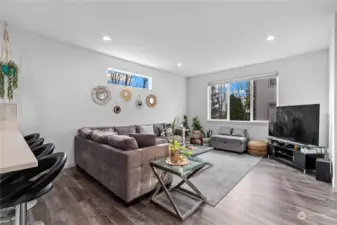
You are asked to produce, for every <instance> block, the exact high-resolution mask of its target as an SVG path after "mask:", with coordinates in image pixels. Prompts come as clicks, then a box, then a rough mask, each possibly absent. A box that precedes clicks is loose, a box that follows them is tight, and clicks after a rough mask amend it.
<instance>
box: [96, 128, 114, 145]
mask: <svg viewBox="0 0 337 225" xmlns="http://www.w3.org/2000/svg"><path fill="white" fill-rule="evenodd" d="M115 135H116V132H104V131H100V130H94V131H93V132H92V134H91V140H93V141H96V142H98V143H103V144H107V143H108V137H109V136H115Z"/></svg>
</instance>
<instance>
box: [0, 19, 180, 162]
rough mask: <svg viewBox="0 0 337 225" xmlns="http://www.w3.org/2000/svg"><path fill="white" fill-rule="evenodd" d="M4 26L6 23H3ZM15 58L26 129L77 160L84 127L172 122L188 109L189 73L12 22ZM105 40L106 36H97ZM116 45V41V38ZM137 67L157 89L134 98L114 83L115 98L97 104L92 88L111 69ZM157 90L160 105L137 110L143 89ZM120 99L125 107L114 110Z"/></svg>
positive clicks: (102, 81) (136, 91) (133, 69)
mask: <svg viewBox="0 0 337 225" xmlns="http://www.w3.org/2000/svg"><path fill="white" fill-rule="evenodd" d="M0 28H1V29H0V30H3V27H1V25H0ZM10 38H11V42H12V49H13V57H12V58H13V59H15V60H16V61H17V62H18V64H19V67H20V69H21V72H20V81H19V82H20V83H19V85H20V88H19V91H18V92H16V94H17V96H16V99H15V101H14V102H17V103H18V104H19V106H20V128H21V130H22V132H23V133H24V134H28V133H33V132H39V133H41V135H42V136H43V137H45V138H46V140H47V141H48V142H52V143H55V145H56V151H64V152H66V153H67V154H68V157H69V158H68V164H73V162H74V159H73V138H74V136H75V134H76V131H77V129H78V128H80V127H83V126H109V125H128V124H145V123H154V122H169V121H172V120H173V118H174V117H176V116H179V117H180V122H182V116H183V115H184V113H186V78H184V77H180V76H176V75H172V74H169V73H166V72H162V71H158V70H154V69H151V68H148V67H144V66H140V65H137V64H133V63H130V62H126V61H123V60H118V59H115V58H112V57H108V56H105V55H102V54H98V53H94V52H91V51H88V50H85V49H81V48H77V47H74V46H70V45H68V44H65V43H62V42H59V41H55V40H51V39H48V38H44V37H41V36H38V35H35V34H33V33H30V32H27V31H24V30H21V29H19V28H14V27H10ZM97 41H100V37H99V36H98V37H97ZM111 44H113V43H111ZM109 67H112V68H116V69H120V70H125V71H130V72H135V73H139V74H143V75H147V76H151V77H152V78H153V85H152V86H153V90H152V91H146V90H141V89H133V97H132V100H131V101H130V102H124V101H123V100H121V98H120V97H119V91H120V90H121V88H120V87H116V86H110V87H111V91H112V100H111V101H110V102H109V103H108V104H107V105H105V106H99V105H97V104H95V103H94V102H93V101H92V99H91V89H92V88H93V87H95V85H105V84H106V71H107V68H109ZM148 93H154V94H156V95H157V99H158V104H157V106H156V107H155V108H153V109H151V108H149V107H147V106H146V105H144V107H143V108H142V109H137V108H136V105H135V100H136V98H137V95H138V94H140V95H141V97H142V98H143V99H144V100H145V97H146V95H147V94H148ZM117 103H119V104H120V105H121V107H122V112H121V113H120V114H119V115H116V114H114V113H113V106H114V105H115V104H117Z"/></svg>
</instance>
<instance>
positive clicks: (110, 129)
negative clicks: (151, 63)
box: [100, 128, 115, 132]
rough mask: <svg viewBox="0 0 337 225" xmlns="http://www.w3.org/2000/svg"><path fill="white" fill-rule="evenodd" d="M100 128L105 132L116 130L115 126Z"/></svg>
mask: <svg viewBox="0 0 337 225" xmlns="http://www.w3.org/2000/svg"><path fill="white" fill-rule="evenodd" d="M100 130H101V131H104V132H115V130H114V129H113V128H102V129H100Z"/></svg>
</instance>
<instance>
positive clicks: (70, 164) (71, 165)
mask: <svg viewBox="0 0 337 225" xmlns="http://www.w3.org/2000/svg"><path fill="white" fill-rule="evenodd" d="M75 166H76V164H75V163H69V164H66V165H65V166H64V168H63V169H68V168H71V167H75Z"/></svg>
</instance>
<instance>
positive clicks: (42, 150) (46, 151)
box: [0, 143, 55, 223]
mask: <svg viewBox="0 0 337 225" xmlns="http://www.w3.org/2000/svg"><path fill="white" fill-rule="evenodd" d="M54 149H55V145H54V144H51V143H49V144H44V145H42V146H40V147H36V148H34V149H32V152H33V154H34V155H35V157H36V158H37V159H40V158H41V157H44V156H47V155H50V154H52V153H53V151H54ZM15 173H16V172H12V173H6V174H2V175H1V176H0V183H1V180H4V179H8V176H13V175H15ZM6 177H7V178H6ZM36 204H37V200H32V201H30V202H28V204H27V208H28V210H30V209H31V208H33V207H34V206H35V205H36ZM14 218H15V208H9V209H3V210H1V211H0V223H2V222H8V221H11V220H13V219H14Z"/></svg>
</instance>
